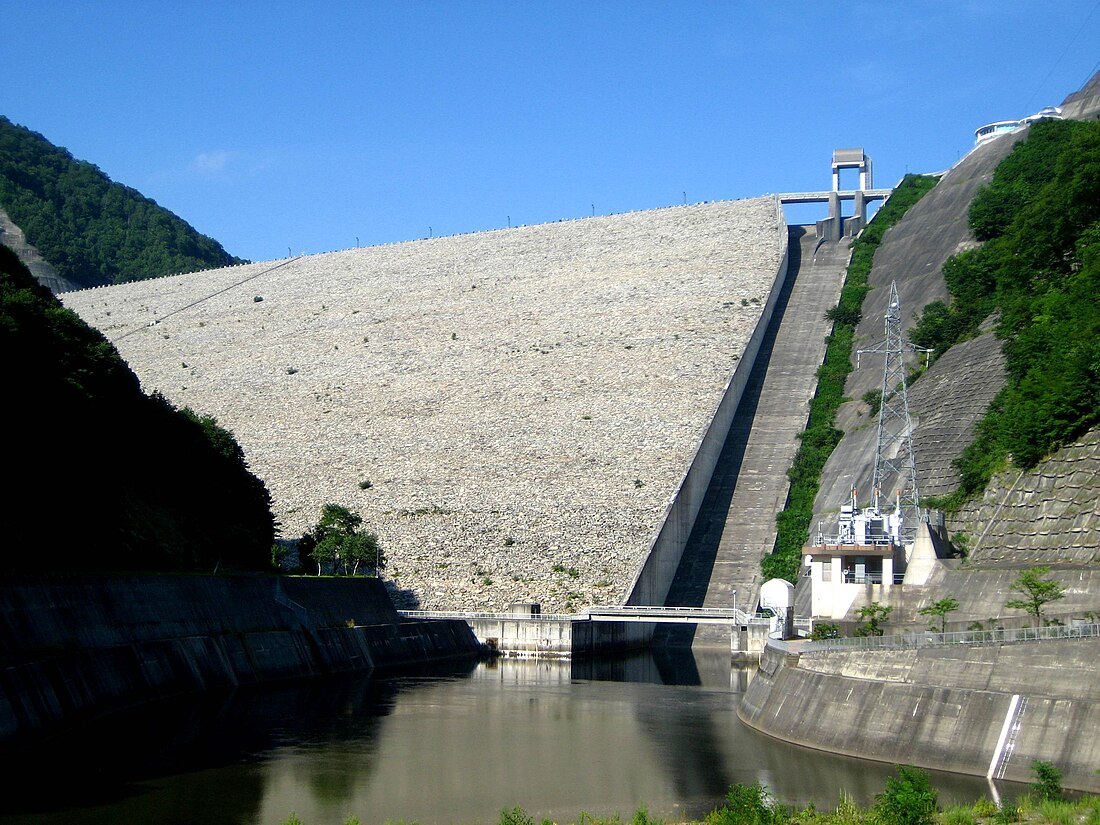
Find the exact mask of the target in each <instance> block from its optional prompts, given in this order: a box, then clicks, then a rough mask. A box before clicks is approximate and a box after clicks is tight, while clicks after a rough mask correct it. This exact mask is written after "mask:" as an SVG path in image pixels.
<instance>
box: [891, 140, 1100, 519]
mask: <svg viewBox="0 0 1100 825" xmlns="http://www.w3.org/2000/svg"><path fill="white" fill-rule="evenodd" d="M969 221H970V228H971V230H972V231H973V233H974V236H975V237H976V238H977V239H978V240H979V241H984V244H983V245H982V246H981V247H980V248H978V249H974V250H971V251H968V252H964V253H962V254H961V255H957V256H955V257H953V258H951V259H950V260H948V261H947V263H946V264H945V265H944V268H943V272H944V278H945V280H946V282H947V286H948V289H949V290H950V293H951V302H950V303H949V304H944V303H943V302H935V303H933V304H929V305H928V307H926V308H925V311H924V313H923V314H922V316H921V318H920V321H919V323H918V324H917V326H916V327H915V328H914V329H913V331H912V334H911V338H912V340H913V341H914V342H915V343H917V344H921V345H923V346H929V347H933V348H934V349H935V350H936V352H937V353H941V352H944V351H945V350H946V349H947V348H948V347H950V346H952V345H953V344H955V343H957V342H959V341H961V340H964V339H965V338H967V337H970V336H973V335H974V334H976V333H977V331H978V328H979V325H980V324H981V323H982V322H983V321H984V320H985V319H986V318H988V317H989V316H990V315H994V316H995V317H996V318H998V325H997V335H998V337H1000V338H1001V339H1002V340H1003V342H1004V352H1005V357H1006V365H1007V369H1008V382H1007V385H1006V386H1005V388H1004V389H1003V390H1002V391H1001V392H1000V393H999V394H998V395H997V397H996V398H995V399H994V401H993V404H992V405H991V407H990V409H989V411H988V412H987V413H986V415H985V417H984V418H983V419H982V420H981V422H980V423H979V425H978V433H977V438H976V440H975V442H974V444H973V445H972V446H971V447H970V448H969V449H967V450H966V451H965V453H964V454H963V456H962V457H961V459H960V460H959V462H958V464H957V466H958V468H959V471H960V474H961V482H962V486H961V489H960V490H959V493H958V494H956V495H955V496H954V497H953V500H952V501H949V502H945V504H947V505H948V506H949V507H950V506H952V505H954V506H957V505H958V504H959V503H960V502H961V501H962V500H965V499H966V498H969V497H970V496H973V495H975V494H976V493H979V492H981V491H982V490H983V489H984V488H985V485H986V483H987V482H988V481H989V478H990V477H991V475H992V474H993V473H994V472H996V471H998V470H999V469H1002V468H1003V467H1004V466H1005V465H1006V464H1007V463H1008V462H1009V461H1010V460H1011V461H1012V462H1013V463H1014V464H1016V465H1017V466H1018V467H1020V468H1030V467H1033V466H1034V465H1035V464H1036V463H1037V462H1038V461H1040V460H1041V459H1042V458H1044V457H1045V456H1047V455H1049V454H1050V453H1051V452H1053V451H1054V450H1055V449H1057V448H1058V447H1060V446H1062V445H1064V444H1066V443H1068V442H1069V441H1071V440H1072V439H1074V438H1076V437H1078V436H1080V435H1082V434H1083V433H1084V432H1086V431H1087V430H1088V429H1089V428H1091V427H1093V426H1095V425H1096V424H1097V422H1100V405H1098V404H1097V400H1098V399H1100V305H1098V304H1097V301H1096V297H1097V295H1098V294H1100V123H1098V122H1095V121H1092V122H1083V121H1069V120H1065V121H1044V122H1040V123H1036V124H1034V125H1033V126H1032V127H1031V129H1030V133H1029V135H1028V137H1027V139H1026V140H1025V141H1023V142H1021V143H1020V144H1018V145H1017V146H1016V147H1015V149H1014V150H1013V152H1012V154H1010V155H1009V156H1008V157H1007V158H1006V159H1005V160H1004V161H1002V163H1001V164H1000V166H998V167H997V171H996V173H995V174H994V176H993V180H992V181H991V183H990V185H989V186H988V187H986V188H985V189H984V190H983V191H982V192H981V193H980V194H979V195H978V197H977V198H976V199H975V200H974V202H973V204H972V205H971V207H970V213H969Z"/></svg>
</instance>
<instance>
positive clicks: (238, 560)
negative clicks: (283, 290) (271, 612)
mask: <svg viewBox="0 0 1100 825" xmlns="http://www.w3.org/2000/svg"><path fill="white" fill-rule="evenodd" d="M0 351H2V352H3V353H4V356H5V365H6V369H5V381H4V397H5V398H6V399H7V402H8V403H7V404H6V408H7V409H6V415H5V420H6V421H7V424H6V425H5V447H4V471H5V478H6V480H7V483H6V485H5V487H6V492H5V495H4V497H3V500H2V505H0V518H2V520H3V524H4V558H3V560H2V562H0V572H11V571H55V572H56V571H66V570H201V571H207V572H209V571H212V570H214V569H215V568H218V567H221V568H226V567H230V568H236V569H252V570H257V569H265V568H267V567H268V566H269V564H270V549H271V545H272V542H273V539H274V533H275V529H274V521H273V518H272V515H271V509H270V497H269V495H268V492H267V489H266V488H265V486H264V484H263V482H262V481H260V480H259V479H258V478H256V477H255V476H254V475H252V474H251V473H250V472H249V471H248V468H247V465H246V464H245V462H244V456H243V453H242V452H241V449H240V447H239V446H238V445H237V443H236V441H235V440H234V439H233V436H232V435H231V434H230V433H228V432H227V431H226V430H224V429H222V428H221V427H219V426H218V425H217V423H216V422H215V421H214V420H213V419H212V418H207V417H201V416H198V415H196V414H195V413H193V412H191V411H190V410H186V409H184V410H176V409H175V408H174V407H172V405H171V404H169V403H168V402H167V401H165V400H164V399H163V398H161V397H159V396H153V397H149V396H146V395H145V394H143V393H142V391H141V388H140V386H139V384H138V380H137V378H136V377H135V376H134V374H133V373H132V372H131V371H130V369H129V368H128V367H127V365H126V363H125V362H124V361H123V360H122V358H121V356H119V354H118V352H117V351H116V350H115V348H114V347H113V346H112V345H111V344H110V342H108V341H107V340H106V339H105V338H104V337H103V336H102V335H101V334H100V333H99V332H97V331H96V330H93V329H92V328H91V327H89V326H88V325H87V324H85V323H84V322H83V321H82V320H80V318H79V317H78V316H77V315H76V314H75V313H73V312H71V311H70V310H67V309H65V308H64V307H62V306H61V305H60V303H59V302H58V301H57V299H56V298H55V297H54V296H53V295H51V294H50V293H49V291H48V290H46V289H45V288H44V287H42V286H40V285H39V284H38V283H36V282H35V281H34V279H33V277H32V276H31V274H30V272H29V271H28V270H27V269H26V267H24V266H23V264H22V263H20V261H19V260H18V258H16V256H15V253H13V252H12V251H11V250H9V249H8V248H7V247H4V246H0Z"/></svg>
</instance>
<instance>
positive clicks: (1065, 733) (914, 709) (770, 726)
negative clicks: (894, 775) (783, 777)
mask: <svg viewBox="0 0 1100 825" xmlns="http://www.w3.org/2000/svg"><path fill="white" fill-rule="evenodd" d="M1074 644H1077V643H1074ZM922 653H923V652H922ZM1095 653H1096V650H1095V648H1092V647H1090V648H1089V649H1081V650H1080V651H1079V653H1074V654H1070V655H1071V656H1093V657H1094V656H1095ZM875 654H876V655H875V657H874V662H875V671H876V673H877V675H878V676H880V677H881V676H882V675H883V669H884V668H885V667H886V664H887V663H889V662H892V661H894V660H895V659H896V660H897V661H896V662H894V664H895V665H896V666H897V667H896V668H895V669H897V668H900V669H902V670H907V671H908V670H909V669H911V662H910V660H911V659H912V651H876V652H875ZM829 655H830V656H831V657H833V659H834V660H835V659H836V658H838V657H840V658H844V657H845V656H846V654H838V653H831V654H829ZM947 655H948V656H952V655H954V656H957V654H947ZM799 660H800V657H799V656H798V655H797V654H790V653H787V652H784V651H782V650H778V649H776V648H775V647H774V646H772V645H769V646H768V647H767V648H766V649H765V650H764V653H763V654H762V656H761V661H760V668H759V670H758V672H757V674H756V676H755V677H754V678H753V680H752V682H751V683H750V684H749V687H748V690H747V691H746V692H745V695H744V697H743V699H742V702H741V705H740V706H739V708H738V711H737V713H738V716H739V717H740V718H741V720H742V721H743V722H745V724H747V725H749V726H750V727H752V728H754V729H756V730H758V731H760V732H761V733H765V734H767V735H769V736H773V737H775V738H777V739H781V740H783V741H785V742H791V743H794V744H797V745H802V746H804V747H809V748H814V749H817V750H824V751H829V752H831V753H838V754H844V755H847V756H854V757H859V758H862V759H873V760H876V761H879V762H892V763H895V764H909V765H917V766H919V767H924V768H933V769H936V770H946V771H954V772H958V773H965V774H972V775H977V776H986V775H988V774H989V772H990V771H992V772H993V777H994V778H997V779H1005V780H1009V781H1017V782H1029V781H1032V780H1033V779H1034V775H1033V772H1032V769H1031V763H1032V762H1033V761H1034V760H1036V759H1043V760H1046V761H1049V762H1052V763H1053V764H1054V765H1055V766H1056V767H1057V768H1058V769H1059V770H1060V771H1061V772H1062V778H1063V783H1064V784H1065V785H1066V787H1071V788H1077V789H1080V790H1086V791H1096V790H1100V776H1097V775H1096V773H1095V767H1096V764H1097V763H1098V761H1100V741H1098V740H1097V738H1096V737H1095V736H1094V735H1093V732H1094V731H1095V730H1096V729H1097V727H1096V726H1097V725H1098V724H1100V701H1095V700H1091V699H1086V698H1082V697H1074V698H1058V697H1051V696H1044V695H1036V694H1037V693H1038V691H1029V690H1028V688H1029V686H1028V685H1027V684H1026V683H1020V682H1019V681H1018V680H1019V678H1026V674H1023V675H1022V676H1018V677H1017V681H1015V682H1014V683H1012V684H1010V685H1006V684H1004V683H1002V682H1001V681H999V680H996V679H992V680H990V682H989V683H988V685H987V686H986V687H985V688H984V689H976V688H958V687H947V686H946V684H947V683H948V682H951V681H952V679H950V678H944V679H940V680H938V682H939V683H938V684H933V683H931V682H921V681H901V677H898V678H897V679H896V680H895V679H886V678H857V677H854V676H852V675H850V674H851V673H853V672H855V671H853V667H856V668H857V670H858V667H857V666H858V662H855V661H853V662H850V663H849V667H847V668H846V672H847V673H848V674H849V675H843V676H842V675H839V674H838V673H836V672H825V670H819V669H811V667H808V666H804V665H805V663H800V661H799ZM835 664H836V662H835V661H834V662H833V665H834V666H835ZM945 664H950V663H945ZM954 664H955V665H956V666H958V662H954ZM1070 664H1071V663H1070V662H1067V665H1070ZM933 671H934V672H940V670H939V669H938V668H933ZM947 672H948V673H950V668H947ZM1016 673H1017V674H1021V673H1022V672H1021V671H1019V670H1017V671H1016ZM1034 687H1036V688H1038V687H1040V686H1039V685H1035V686H1034ZM1029 693H1030V694H1031V695H1029ZM1014 696H1018V697H1019V698H1018V699H1015V700H1014V698H1013V697H1014ZM1002 730H1010V731H1011V730H1015V734H1014V735H1013V736H1012V737H1011V738H1010V739H1003V738H1002V736H1001V732H1002Z"/></svg>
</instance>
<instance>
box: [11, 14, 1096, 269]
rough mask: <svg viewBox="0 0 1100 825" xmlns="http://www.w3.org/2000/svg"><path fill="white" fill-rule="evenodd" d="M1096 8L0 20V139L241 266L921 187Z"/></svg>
mask: <svg viewBox="0 0 1100 825" xmlns="http://www.w3.org/2000/svg"><path fill="white" fill-rule="evenodd" d="M1098 5H1100V0H1081V1H1080V2H1078V0H1049V2H1045V3H1043V4H1041V10H1040V4H1039V3H1037V2H1035V0H1026V2H1023V1H1022V0H988V2H964V0H946V1H945V2H938V1H931V0H930V1H929V2H919V0H910V1H909V2H882V1H881V0H876V2H858V0H857V1H855V2H847V3H820V2H813V3H810V2H801V3H800V2H794V0H791V1H790V2H782V3H781V2H772V0H768V2H691V0H679V2H646V1H645V0H637V1H636V2H625V0H624V2H601V0H584V2H569V0H555V2H542V3H534V2H530V3H526V2H515V0H510V1H509V2H461V1H460V0H451V2H415V0H407V1H406V2H381V1H379V2H360V3H353V2H293V3H291V2H281V0H264V2H250V1H249V0H239V1H238V2H233V1H232V0H230V2H225V0H220V2H203V1H202V0H174V2H163V1H158V0H141V2H111V1H110V0H103V1H102V2H95V0H91V2H77V0H68V1H67V2H56V0H9V2H8V3H6V4H5V10H4V12H3V22H4V38H3V39H4V45H3V48H2V49H0V77H2V78H3V81H2V83H0V114H4V115H6V116H7V117H8V118H10V119H11V120H13V121H15V122H16V123H20V124H22V125H24V126H27V127H29V128H31V129H33V130H35V131H37V132H41V133H42V134H44V135H45V136H46V137H47V138H48V139H49V140H51V141H52V142H53V143H56V144H58V145H61V146H64V147H65V148H67V149H68V150H69V151H70V152H72V153H73V155H74V156H76V157H78V158H81V159H83V160H88V161H91V162H92V163H95V164H96V165H98V166H99V167H100V168H101V169H103V170H104V171H105V172H106V173H107V174H108V175H110V176H111V177H112V178H113V179H114V180H116V181H119V182H121V183H125V184H127V185H129V186H133V187H134V188H136V189H138V190H140V191H141V192H143V193H144V194H146V195H147V196H149V197H151V198H153V199H155V200H156V201H158V202H159V203H161V204H162V205H163V206H166V207H167V208H169V209H171V210H172V211H174V212H176V213H177V214H179V215H180V216H182V217H183V218H184V219H185V220H187V221H188V222H190V223H191V224H192V225H194V226H195V227H196V228H197V229H198V230H199V231H201V232H204V233H206V234H208V235H211V236H212V237H214V238H216V239H217V240H219V241H220V242H221V243H222V244H223V245H224V246H225V247H226V248H227V249H228V250H229V251H230V252H231V253H233V254H236V255H240V256H242V257H246V258H250V259H253V260H266V259H270V258H275V257H281V256H285V255H286V254H287V251H288V249H290V250H292V251H293V252H294V254H299V253H301V252H306V253H312V252H325V251H329V250H333V249H342V248H347V247H351V246H355V245H356V242H357V239H358V243H359V244H360V245H363V246H366V245H370V244H376V243H387V242H391V241H401V240H410V239H414V238H420V237H426V236H428V234H429V232H430V233H432V234H434V235H444V234H453V233H459V232H470V231H478V230H483V229H493V228H498V227H503V226H507V225H508V223H509V221H510V222H511V224H512V225H517V224H522V223H541V222H545V221H555V220H558V219H560V218H566V219H568V218H576V217H584V216H587V215H591V214H592V213H593V211H594V212H595V214H598V215H602V214H608V213H613V212H624V211H629V210H635V209H650V208H655V207H661V206H668V205H673V204H678V203H682V202H684V200H685V199H686V200H687V201H688V202H696V201H702V200H720V199H728V198H741V197H753V196H757V195H761V194H765V193H769V192H780V191H790V190H805V189H827V188H828V187H829V186H830V177H829V174H830V173H829V160H830V156H831V152H832V150H833V149H834V148H837V147H847V146H862V147H864V148H865V149H866V150H867V152H868V154H870V155H871V156H872V158H873V159H874V162H875V180H876V183H877V184H879V185H892V184H893V183H895V182H896V181H897V180H898V179H899V178H900V177H901V175H903V174H904V173H905V172H906V171H914V172H918V171H937V170H941V169H944V168H947V167H948V166H950V165H951V164H952V163H954V162H955V161H956V160H957V159H958V157H959V156H960V155H961V154H964V153H965V152H966V151H967V150H968V149H969V148H970V146H971V145H972V142H973V130H974V129H975V128H976V127H977V126H979V125H981V124H982V123H984V122H988V121H992V120H1000V119H1005V118H1015V117H1021V116H1023V115H1027V114H1031V113H1032V112H1034V111H1036V110H1038V109H1040V108H1041V107H1042V106H1044V105H1048V104H1057V103H1059V102H1061V100H1062V99H1063V98H1064V97H1065V95H1066V94H1068V93H1069V92H1071V91H1074V90H1075V89H1077V88H1078V87H1080V86H1081V85H1082V84H1083V83H1084V82H1085V80H1087V78H1088V77H1089V76H1090V75H1091V74H1092V72H1094V71H1095V70H1096V69H1097V68H1098V63H1100V11H1098V10H1097V6H1098ZM853 174H854V173H853ZM810 217H812V216H810Z"/></svg>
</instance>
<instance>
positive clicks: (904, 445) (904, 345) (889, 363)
mask: <svg viewBox="0 0 1100 825" xmlns="http://www.w3.org/2000/svg"><path fill="white" fill-rule="evenodd" d="M906 352H925V353H928V352H931V350H929V349H926V348H925V347H918V346H916V345H915V344H912V343H910V342H909V341H907V340H905V338H904V337H902V334H901V302H900V301H899V300H898V285H897V282H896V281H893V282H891V283H890V302H889V305H888V306H887V308H886V340H885V341H882V342H881V343H879V344H876V345H875V346H873V347H869V348H868V349H861V350H858V351H857V353H856V367H857V369H858V367H859V357H860V356H862V355H865V354H866V355H877V354H880V353H881V354H883V355H885V356H886V363H885V364H884V365H883V368H882V401H881V403H880V404H879V410H878V439H877V445H876V448H875V473H874V476H873V478H872V481H871V488H872V493H871V494H872V496H873V498H872V506H873V507H875V508H876V509H879V508H880V506H881V505H880V498H881V497H882V496H883V494H884V493H886V494H887V495H888V494H889V493H891V492H892V493H894V498H895V501H896V502H897V504H898V506H899V507H900V510H901V516H902V522H901V531H900V534H901V539H902V542H903V543H905V544H909V543H911V542H912V541H913V540H914V538H915V537H916V533H917V525H918V524H919V523H920V522H921V521H924V520H925V516H924V511H923V510H922V509H921V506H920V490H919V489H918V487H917V466H916V462H915V460H914V456H913V422H912V419H910V417H909V393H908V391H907V388H906V384H905V354H906ZM891 479H896V487H895V489H894V490H891V491H886V490H883V486H884V485H885V484H887V483H889V482H890V481H891ZM879 511H880V512H881V509H880V510H879Z"/></svg>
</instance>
